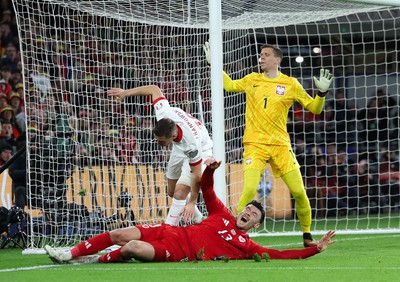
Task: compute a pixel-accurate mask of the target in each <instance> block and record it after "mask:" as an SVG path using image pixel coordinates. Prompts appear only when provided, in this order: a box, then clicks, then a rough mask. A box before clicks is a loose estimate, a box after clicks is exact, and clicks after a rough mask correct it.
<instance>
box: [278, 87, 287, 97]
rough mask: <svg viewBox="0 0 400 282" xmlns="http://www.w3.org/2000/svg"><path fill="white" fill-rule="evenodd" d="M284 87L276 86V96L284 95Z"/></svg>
mask: <svg viewBox="0 0 400 282" xmlns="http://www.w3.org/2000/svg"><path fill="white" fill-rule="evenodd" d="M285 91H286V87H285V86H283V85H277V86H276V94H278V95H285Z"/></svg>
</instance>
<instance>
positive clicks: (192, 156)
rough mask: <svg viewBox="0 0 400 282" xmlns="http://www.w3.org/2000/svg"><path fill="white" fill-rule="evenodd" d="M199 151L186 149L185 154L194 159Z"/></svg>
mask: <svg viewBox="0 0 400 282" xmlns="http://www.w3.org/2000/svg"><path fill="white" fill-rule="evenodd" d="M198 153H199V150H193V151H186V152H185V155H186V156H188V157H189V158H191V159H193V158H194V157H195V156H197V154H198Z"/></svg>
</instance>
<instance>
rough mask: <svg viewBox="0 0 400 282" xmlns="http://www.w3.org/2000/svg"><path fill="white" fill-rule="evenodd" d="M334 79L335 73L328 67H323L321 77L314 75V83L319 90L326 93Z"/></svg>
mask: <svg viewBox="0 0 400 282" xmlns="http://www.w3.org/2000/svg"><path fill="white" fill-rule="evenodd" d="M332 80H333V75H332V74H331V72H330V71H329V70H327V69H321V70H320V75H319V79H317V78H316V77H315V76H314V84H315V86H317V88H318V90H319V92H321V93H326V92H327V91H328V89H329V86H330V85H331V83H332Z"/></svg>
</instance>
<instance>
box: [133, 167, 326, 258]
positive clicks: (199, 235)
mask: <svg viewBox="0 0 400 282" xmlns="http://www.w3.org/2000/svg"><path fill="white" fill-rule="evenodd" d="M213 173H214V171H213V170H211V169H209V168H206V170H205V171H204V173H203V176H202V179H201V184H200V187H201V189H202V191H203V197H204V201H205V203H206V206H207V210H208V217H207V219H205V220H203V221H202V222H201V223H199V224H195V225H190V226H187V227H179V226H178V227H176V226H169V225H165V224H158V225H150V226H147V225H143V226H138V228H139V229H140V230H141V232H142V237H141V240H143V241H146V242H148V243H150V244H152V245H153V246H154V248H155V250H156V256H155V259H154V260H155V261H182V260H188V261H190V260H196V259H198V260H216V259H224V258H229V259H252V258H253V257H254V255H255V254H256V253H257V254H258V255H260V257H262V254H263V253H267V254H269V257H270V258H271V259H300V258H307V257H310V256H313V255H315V254H317V253H318V249H317V246H313V247H309V248H305V249H297V250H282V251H280V250H275V249H269V248H265V247H262V246H260V245H259V244H257V243H256V242H254V241H253V240H251V239H250V238H249V236H248V235H247V234H246V233H245V232H243V231H242V230H240V229H238V228H237V227H236V218H235V217H233V216H232V214H231V213H230V212H229V210H228V209H227V208H226V207H225V205H224V204H223V203H222V202H221V201H220V200H219V199H218V197H217V195H216V194H215V192H214V189H213V184H214V179H213ZM149 227H150V228H149Z"/></svg>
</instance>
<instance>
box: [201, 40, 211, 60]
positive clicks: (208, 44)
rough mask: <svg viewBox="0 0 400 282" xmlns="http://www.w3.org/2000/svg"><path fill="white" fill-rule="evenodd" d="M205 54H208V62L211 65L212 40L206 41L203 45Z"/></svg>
mask: <svg viewBox="0 0 400 282" xmlns="http://www.w3.org/2000/svg"><path fill="white" fill-rule="evenodd" d="M203 50H204V54H205V55H206V60H207V64H209V65H211V51H210V42H208V41H206V43H204V45H203Z"/></svg>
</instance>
